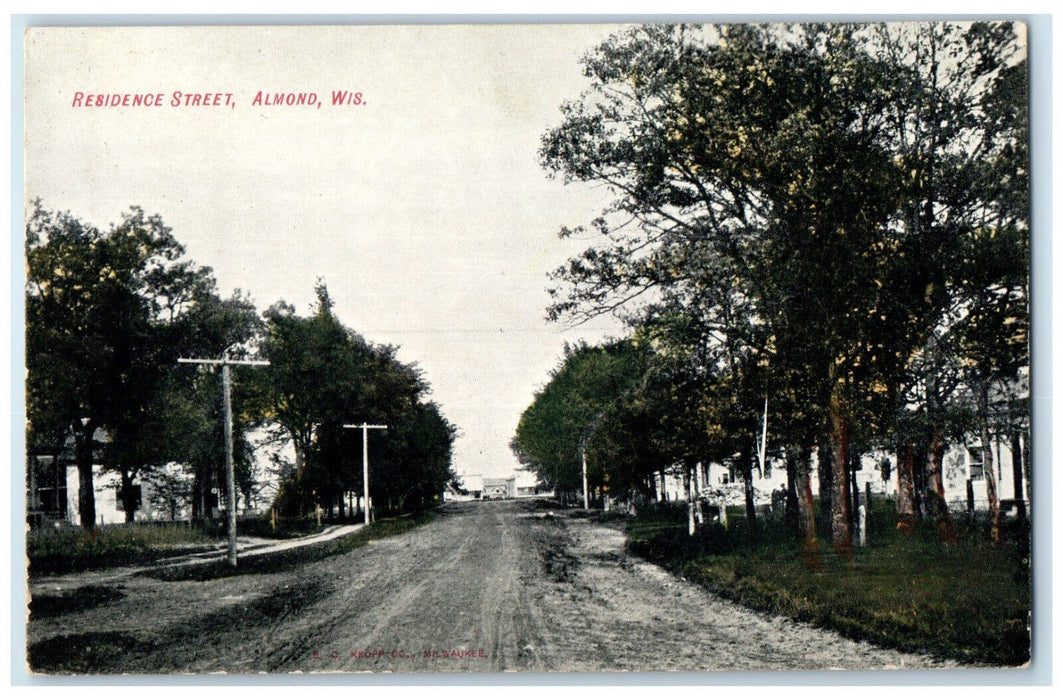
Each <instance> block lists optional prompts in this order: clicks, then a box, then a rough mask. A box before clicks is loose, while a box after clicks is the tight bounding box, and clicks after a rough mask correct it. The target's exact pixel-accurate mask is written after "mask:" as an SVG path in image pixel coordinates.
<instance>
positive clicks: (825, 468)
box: [816, 439, 834, 513]
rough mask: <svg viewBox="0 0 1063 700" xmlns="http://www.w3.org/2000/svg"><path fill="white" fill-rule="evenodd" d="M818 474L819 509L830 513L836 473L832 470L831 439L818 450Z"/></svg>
mask: <svg viewBox="0 0 1063 700" xmlns="http://www.w3.org/2000/svg"><path fill="white" fill-rule="evenodd" d="M816 474H817V475H818V476H819V509H820V511H821V512H823V513H830V501H831V497H830V494H831V489H832V488H833V486H834V475H833V474H832V473H831V470H830V440H829V439H828V440H826V441H825V442H824V443H823V444H822V445H820V446H819V448H818V449H817V450H816Z"/></svg>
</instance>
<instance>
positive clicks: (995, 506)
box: [979, 395, 1000, 542]
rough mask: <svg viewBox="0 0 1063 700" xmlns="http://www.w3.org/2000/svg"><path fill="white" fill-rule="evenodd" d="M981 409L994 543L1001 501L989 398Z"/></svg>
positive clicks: (981, 426) (984, 460)
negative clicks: (991, 437) (992, 440)
mask: <svg viewBox="0 0 1063 700" xmlns="http://www.w3.org/2000/svg"><path fill="white" fill-rule="evenodd" d="M981 409H982V410H981V411H980V413H981V415H980V416H979V423H980V426H979V428H980V429H981V433H982V470H983V473H984V474H985V492H986V500H988V501H989V523H990V525H989V535H990V537H991V538H992V540H993V542H1000V500H999V498H998V496H997V475H996V471H995V465H994V464H993V448H992V446H991V445H990V437H989V419H988V417H987V415H988V397H985V396H984V395H983V399H982V406H981Z"/></svg>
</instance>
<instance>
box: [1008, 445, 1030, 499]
mask: <svg viewBox="0 0 1063 700" xmlns="http://www.w3.org/2000/svg"><path fill="white" fill-rule="evenodd" d="M1010 450H1011V487H1012V491H1013V492H1014V494H1015V501H1016V503H1018V505H1017V506H1016V508H1018V516H1019V517H1020V518H1022V519H1025V518H1026V497H1025V496H1024V495H1023V492H1022V469H1023V466H1029V465H1024V464H1023V459H1022V458H1023V454H1022V438H1020V437H1019V431H1018V430H1013V431H1012V432H1011V445H1010Z"/></svg>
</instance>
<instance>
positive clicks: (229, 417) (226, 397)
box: [177, 356, 269, 567]
mask: <svg viewBox="0 0 1063 700" xmlns="http://www.w3.org/2000/svg"><path fill="white" fill-rule="evenodd" d="M177 362H178V363H180V364H183V365H221V385H222V405H223V410H224V413H225V419H224V420H225V424H224V426H223V428H224V431H225V481H226V488H227V489H228V491H229V497H228V499H227V500H228V503H227V506H226V509H227V510H228V520H229V565H230V566H233V567H235V566H236V475H235V472H234V469H233V404H232V376H231V375H232V373H231V372H230V371H229V368H230V367H231V366H232V365H251V366H255V367H264V366H268V365H269V362H266V361H265V360H233V359H230V358H229V357H228V356H226V357H222V358H220V359H217V360H214V359H210V360H206V359H195V358H187V357H179V358H177Z"/></svg>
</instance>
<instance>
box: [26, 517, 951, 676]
mask: <svg viewBox="0 0 1063 700" xmlns="http://www.w3.org/2000/svg"><path fill="white" fill-rule="evenodd" d="M97 588H98V586H97ZM92 592H93V596H94V597H93V604H92V605H91V606H90V607H88V608H80V609H79V608H77V607H76V606H73V607H71V608H70V609H69V611H64V610H62V609H50V611H49V613H48V614H46V615H39V616H35V618H34V619H31V621H30V624H29V627H28V639H29V642H30V658H31V664H32V665H33V667H34V668H36V669H38V670H41V671H45V672H48V671H51V672H71V671H74V672H87V673H170V672H184V673H187V672H192V673H204V672H217V671H228V672H263V671H265V672H335V671H349V672H364V671H392V672H493V671H613V670H638V671H664V670H688V671H692V670H742V671H748V670H755V669H773V670H795V669H825V668H858V669H880V668H922V667H936V666H939V665H941V664H938V663H937V662H935V661H933V660H932V659H929V658H926V657H922V656H918V655H911V654H902V653H900V652H896V651H891V650H885V649H880V648H877V647H874V646H872V645H870V644H866V643H859V642H854V641H852V640H848V639H845V638H843V637H841V636H840V635H838V634H835V633H832V632H827V631H823V630H819V629H815V628H813V627H810V626H808V625H803V624H797V623H794V622H792V621H789V620H786V619H783V618H777V617H770V616H766V615H762V614H759V613H755V612H752V611H749V610H747V609H744V608H741V607H739V606H737V605H735V604H733V603H731V602H729V601H725V600H722V599H720V598H718V597H716V596H713V595H711V594H710V593H708V592H706V591H705V590H703V589H701V588H699V587H697V586H695V585H693V584H690V583H688V582H685V581H682V580H680V579H678V578H676V577H674V576H672V575H671V574H669V573H667V572H665V571H664V570H662V569H660V568H659V567H657V566H655V565H652V564H649V563H647V562H644V561H642V560H639V559H637V558H634V557H629V556H628V555H627V554H626V553H625V550H624V537H623V533H622V532H621V531H620V530H619V529H618V528H617V527H613V526H610V525H609V524H606V523H599V522H594V521H591V520H589V519H586V518H576V517H567V516H564V515H561V516H557V515H554V514H552V513H550V512H548V511H547V510H546V508H545V507H544V506H542V505H537V504H536V503H534V502H528V501H507V502H490V503H469V504H453V505H448V506H446V507H444V508H443V509H441V511H440V512H439V513H438V515H437V516H436V517H435V518H434V519H433V520H432V521H431V522H430V523H429V524H427V525H425V526H423V527H420V528H418V529H415V530H412V531H409V532H406V533H404V534H402V535H399V536H395V537H390V538H385V539H380V540H373V541H371V542H370V544H368V545H366V546H365V547H363V548H361V549H357V550H354V551H351V552H349V553H346V554H342V555H337V556H333V557H330V558H328V559H324V560H321V561H317V562H308V563H306V564H304V565H301V566H299V567H297V568H295V569H292V570H290V571H284V572H275V573H269V574H257V575H255V574H243V575H236V576H232V577H227V578H222V579H215V580H210V581H182V582H169V583H167V582H163V581H158V580H154V579H150V578H147V577H141V578H134V579H128V580H125V581H123V583H122V585H121V587H120V589H118V590H115V591H113V592H111V593H108V592H107V591H100V590H96V589H93V591H92Z"/></svg>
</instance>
